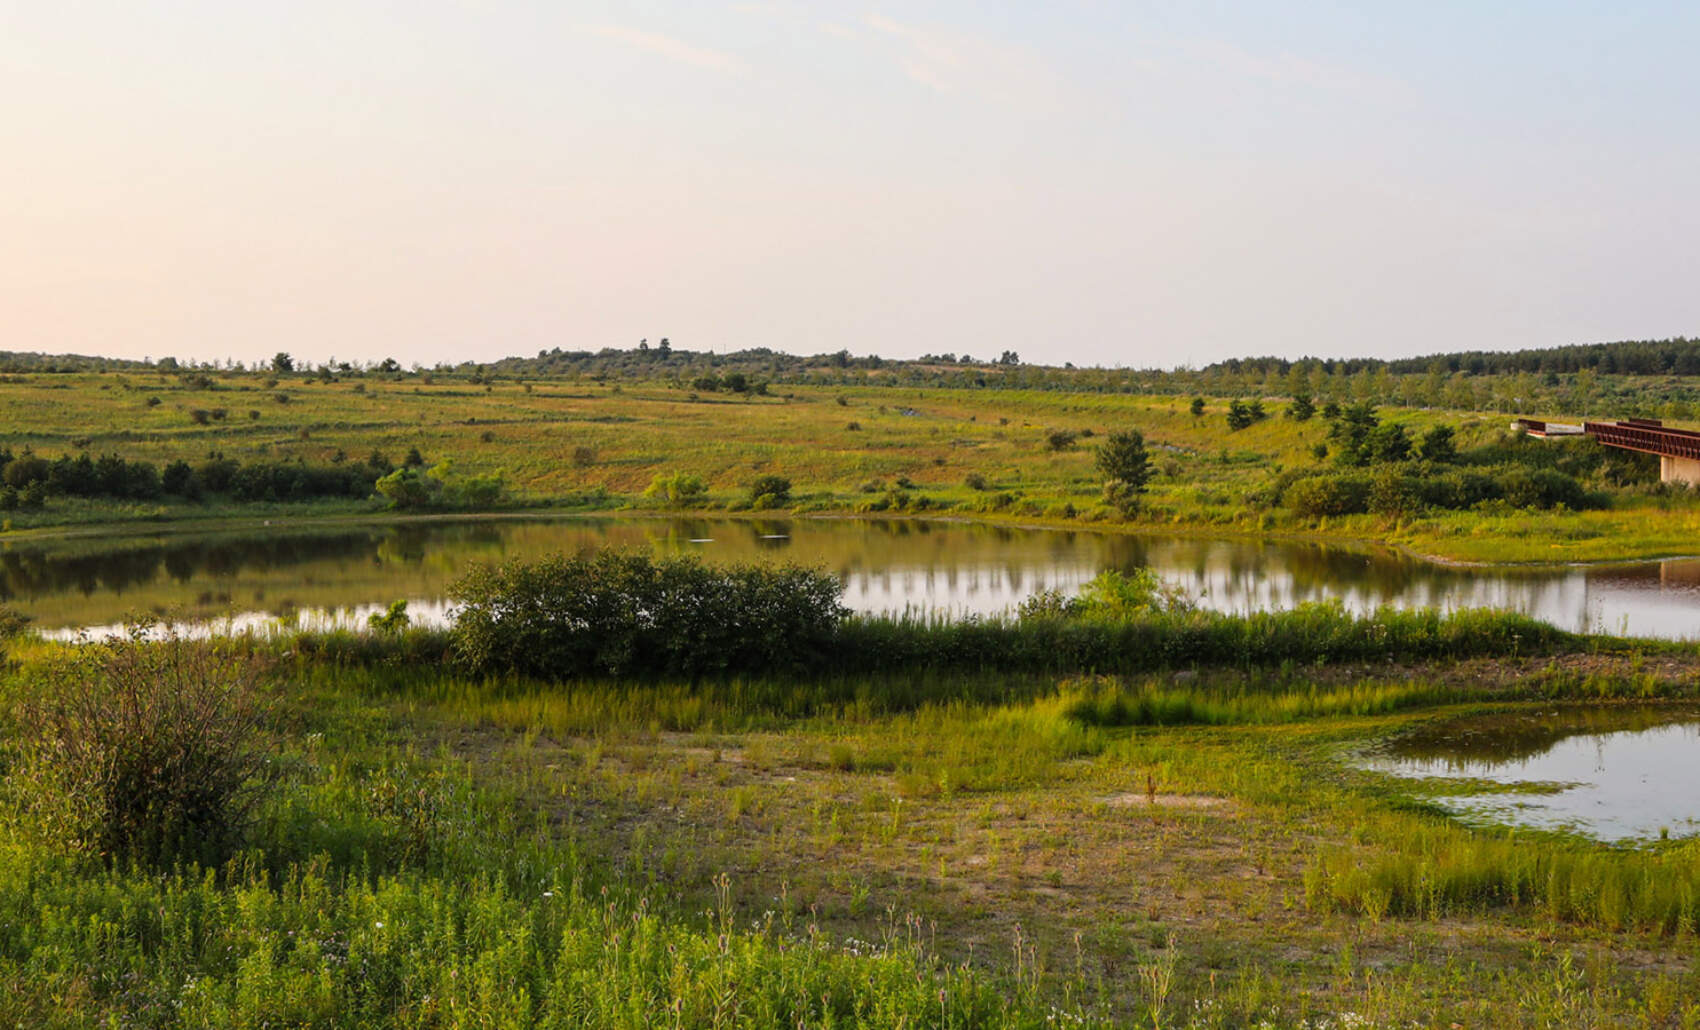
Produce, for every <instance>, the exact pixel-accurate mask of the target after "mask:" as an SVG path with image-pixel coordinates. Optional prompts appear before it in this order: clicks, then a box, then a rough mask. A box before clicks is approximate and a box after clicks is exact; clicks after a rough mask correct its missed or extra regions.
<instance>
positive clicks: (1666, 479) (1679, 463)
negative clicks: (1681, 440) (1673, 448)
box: [1659, 454, 1700, 486]
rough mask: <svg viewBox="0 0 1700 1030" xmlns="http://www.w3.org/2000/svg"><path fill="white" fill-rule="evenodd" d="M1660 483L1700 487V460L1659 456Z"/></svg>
mask: <svg viewBox="0 0 1700 1030" xmlns="http://www.w3.org/2000/svg"><path fill="white" fill-rule="evenodd" d="M1659 482H1661V483H1681V484H1683V485H1684V486H1700V459H1695V458H1673V457H1670V456H1669V455H1664V454H1661V455H1659Z"/></svg>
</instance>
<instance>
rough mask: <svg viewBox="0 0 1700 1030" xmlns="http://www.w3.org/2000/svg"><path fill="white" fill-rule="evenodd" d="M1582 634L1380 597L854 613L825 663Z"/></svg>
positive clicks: (1256, 657) (965, 664)
mask: <svg viewBox="0 0 1700 1030" xmlns="http://www.w3.org/2000/svg"><path fill="white" fill-rule="evenodd" d="M1577 642H1578V638H1577V637H1576V636H1575V635H1574V634H1570V633H1566V632H1564V631H1562V630H1558V629H1556V628H1554V627H1552V626H1550V625H1547V624H1546V623H1543V622H1539V621H1536V620H1534V619H1531V618H1529V617H1528V616H1524V615H1519V614H1515V613H1511V612H1501V611H1489V610H1469V611H1460V612H1450V613H1442V612H1438V611H1435V610H1433V609H1423V610H1414V611H1401V610H1397V609H1392V608H1382V609H1380V610H1378V611H1376V612H1375V613H1374V614H1372V615H1367V616H1356V615H1353V614H1351V613H1349V612H1347V611H1346V610H1345V609H1344V608H1343V607H1341V606H1340V605H1338V604H1307V605H1303V606H1301V607H1299V608H1295V609H1292V610H1289V611H1276V612H1256V613H1252V614H1248V615H1230V614H1224V613H1220V612H1209V611H1196V612H1152V613H1149V614H1146V615H1144V616H1141V617H1139V618H1134V619H1067V618H1045V619H1022V620H1011V619H1002V618H992V619H975V620H962V621H949V620H946V619H941V618H931V617H922V618H906V619H886V618H874V617H866V616H857V617H852V618H850V619H847V620H845V621H844V622H843V623H842V624H841V626H840V629H839V633H838V637H837V640H836V641H835V644H836V647H835V649H834V653H833V658H832V661H831V667H833V668H837V669H856V670H859V671H864V672H870V673H872V672H880V673H895V672H900V671H902V670H906V669H916V668H935V669H942V668H953V669H982V670H993V669H997V670H1004V671H1012V672H1013V671H1027V672H1048V673H1068V672H1074V671H1095V672H1102V673H1120V674H1132V673H1140V672H1146V671H1150V670H1154V669H1165V668H1178V667H1185V666H1194V665H1198V666H1223V665H1229V666H1233V665H1237V666H1254V665H1278V664H1281V663H1299V664H1324V663H1329V662H1353V661H1405V660H1424V659H1436V658H1454V657H1470V656H1475V655H1506V656H1512V655H1518V654H1528V653H1539V652H1542V651H1545V650H1547V649H1550V648H1553V647H1556V646H1563V645H1574V644H1576V643H1577Z"/></svg>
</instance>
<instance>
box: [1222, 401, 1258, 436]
mask: <svg viewBox="0 0 1700 1030" xmlns="http://www.w3.org/2000/svg"><path fill="white" fill-rule="evenodd" d="M1256 421H1257V419H1256V417H1254V416H1253V415H1252V413H1251V407H1250V406H1249V405H1248V404H1246V402H1245V401H1242V400H1240V399H1239V398H1237V397H1236V398H1234V399H1233V400H1232V401H1230V402H1229V404H1228V428H1229V429H1230V430H1232V431H1233V432H1236V433H1237V432H1239V431H1240V430H1242V429H1244V428H1246V427H1247V426H1249V425H1251V424H1252V423H1253V422H1256Z"/></svg>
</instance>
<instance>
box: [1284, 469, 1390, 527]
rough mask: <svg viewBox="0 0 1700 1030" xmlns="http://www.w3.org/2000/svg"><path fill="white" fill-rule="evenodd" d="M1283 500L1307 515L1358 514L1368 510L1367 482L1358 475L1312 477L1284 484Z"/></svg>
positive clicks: (1318, 516) (1314, 516)
mask: <svg viewBox="0 0 1700 1030" xmlns="http://www.w3.org/2000/svg"><path fill="white" fill-rule="evenodd" d="M1282 501H1283V502H1284V503H1285V504H1286V505H1287V507H1289V508H1291V509H1292V510H1293V512H1294V513H1295V514H1298V515H1304V516H1307V517H1310V518H1320V517H1322V516H1327V515H1359V514H1362V513H1363V512H1366V511H1368V510H1369V482H1368V481H1367V480H1365V479H1363V478H1361V477H1358V476H1312V477H1310V478H1308V479H1300V480H1298V481H1296V482H1294V483H1293V485H1291V486H1289V487H1287V492H1286V494H1285V495H1284V496H1283V497H1282Z"/></svg>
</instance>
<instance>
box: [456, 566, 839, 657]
mask: <svg viewBox="0 0 1700 1030" xmlns="http://www.w3.org/2000/svg"><path fill="white" fill-rule="evenodd" d="M840 590H841V587H840V586H839V583H838V580H837V579H836V578H834V577H832V576H830V575H827V574H826V573H824V572H819V571H815V570H811V569H804V568H799V567H795V566H784V567H777V568H776V567H769V566H762V565H754V566H744V567H739V568H730V569H721V568H714V567H710V566H706V565H703V564H702V563H701V562H698V561H695V560H692V559H687V558H666V559H661V560H656V559H652V558H650V557H648V556H647V555H641V554H631V553H622V552H617V551H602V552H598V553H596V554H595V555H592V556H589V557H583V556H572V557H569V556H565V555H557V556H555V557H551V558H545V559H542V560H540V561H536V562H509V563H507V564H504V565H501V566H488V565H486V566H479V567H477V568H475V569H474V570H473V571H472V572H471V573H469V574H468V575H467V576H465V577H464V578H463V579H461V580H460V581H459V582H457V583H456V584H455V585H454V587H453V588H452V591H451V592H452V595H453V596H454V598H455V599H456V601H458V602H459V604H460V608H459V611H458V612H457V614H456V616H455V623H454V629H453V632H452V640H453V643H454V647H455V651H456V653H457V654H458V656H459V657H460V659H461V660H462V661H463V662H464V663H465V664H467V665H468V666H470V667H471V668H473V669H474V670H477V671H482V672H495V671H501V670H511V671H516V672H522V673H528V674H532V675H538V676H547V677H557V678H559V677H573V676H582V675H593V674H598V673H610V674H618V675H631V676H660V675H668V676H689V677H697V676H702V675H705V674H711V673H714V674H718V673H737V674H756V673H763V672H776V671H789V670H795V669H809V668H816V667H818V666H819V665H820V662H821V657H822V655H823V654H824V652H825V649H826V648H827V646H828V644H829V643H830V641H831V638H832V635H833V630H834V627H835V626H836V625H837V623H838V621H839V620H840V618H842V617H843V615H844V614H845V609H844V607H843V605H842V604H841V603H840V601H839V593H840Z"/></svg>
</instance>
